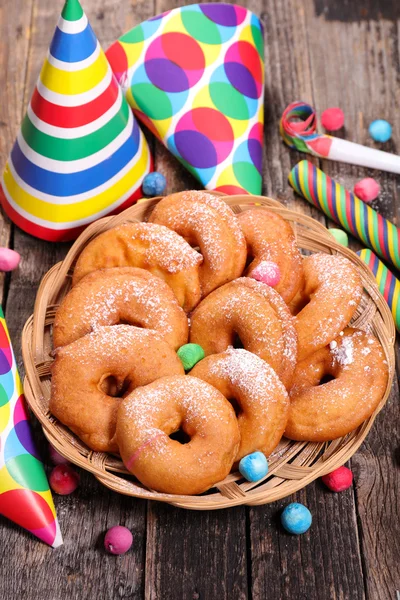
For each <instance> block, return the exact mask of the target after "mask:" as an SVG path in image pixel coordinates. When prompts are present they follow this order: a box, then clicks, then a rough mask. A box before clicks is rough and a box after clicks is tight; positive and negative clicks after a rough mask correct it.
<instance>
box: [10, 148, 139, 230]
mask: <svg viewBox="0 0 400 600" xmlns="http://www.w3.org/2000/svg"><path fill="white" fill-rule="evenodd" d="M147 161H148V148H147V144H143V153H142V156H141V157H140V158H139V160H138V162H137V163H136V164H135V165H134V166H133V167H132V169H131V170H130V171H128V173H126V175H124V177H123V178H122V179H120V180H119V181H118V182H117V183H116V184H115V185H114V186H113V187H111V188H109V189H108V190H105V191H104V192H102V193H101V194H99V195H98V196H93V197H92V198H89V199H87V200H82V201H80V202H76V203H74V204H56V203H54V204H53V203H50V202H45V201H44V200H40V199H39V198H35V196H32V195H31V194H29V193H28V192H26V191H25V190H23V189H22V188H21V187H20V186H19V185H18V183H17V182H16V181H15V179H14V178H13V176H12V174H11V171H10V169H7V168H6V169H5V173H4V183H5V186H6V188H7V191H8V193H9V195H10V196H11V198H12V199H13V200H14V202H16V203H17V204H18V206H20V207H21V208H22V209H23V210H25V211H26V212H27V213H29V214H31V215H33V216H34V217H37V218H38V219H44V220H46V221H51V222H52V223H69V222H72V221H78V220H80V219H85V218H86V217H90V216H91V215H93V214H96V213H98V212H100V211H101V210H103V209H105V208H107V206H109V205H110V204H112V203H113V202H115V201H116V200H117V199H118V198H120V197H121V196H123V195H124V194H125V193H126V192H127V191H128V190H129V189H130V188H132V186H133V184H134V182H135V181H137V180H138V179H139V178H140V177H141V176H142V175H143V173H144V170H145V168H146V165H147Z"/></svg>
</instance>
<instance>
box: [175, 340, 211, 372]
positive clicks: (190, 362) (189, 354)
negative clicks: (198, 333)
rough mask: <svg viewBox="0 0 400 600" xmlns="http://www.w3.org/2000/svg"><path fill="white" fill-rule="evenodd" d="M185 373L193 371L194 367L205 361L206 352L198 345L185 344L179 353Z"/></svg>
mask: <svg viewBox="0 0 400 600" xmlns="http://www.w3.org/2000/svg"><path fill="white" fill-rule="evenodd" d="M177 354H178V356H179V358H180V359H181V362H182V364H183V368H184V369H185V371H190V369H193V367H194V365H195V364H196V363H198V362H199V361H200V360H203V358H204V356H205V354H204V350H203V348H202V347H201V346H199V345H198V344H185V345H184V346H181V347H180V348H179V350H178V352H177Z"/></svg>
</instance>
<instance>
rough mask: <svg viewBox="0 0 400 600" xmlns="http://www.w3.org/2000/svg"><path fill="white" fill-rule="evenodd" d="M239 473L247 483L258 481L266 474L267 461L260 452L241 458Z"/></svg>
mask: <svg viewBox="0 0 400 600" xmlns="http://www.w3.org/2000/svg"><path fill="white" fill-rule="evenodd" d="M239 471H240V473H241V474H242V475H243V477H244V478H245V479H247V481H259V480H260V479H262V478H263V477H265V476H266V474H267V473H268V461H267V459H266V458H265V456H264V454H263V453H262V452H253V453H252V454H248V455H247V456H243V458H242V460H241V461H240V462H239Z"/></svg>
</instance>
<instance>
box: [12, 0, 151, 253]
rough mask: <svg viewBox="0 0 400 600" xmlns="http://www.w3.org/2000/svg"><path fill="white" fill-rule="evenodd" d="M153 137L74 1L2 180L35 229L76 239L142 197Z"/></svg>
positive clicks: (53, 237) (16, 210)
mask: <svg viewBox="0 0 400 600" xmlns="http://www.w3.org/2000/svg"><path fill="white" fill-rule="evenodd" d="M150 166H151V157H150V152H149V148H148V145H147V142H146V140H145V138H144V135H143V133H142V132H141V130H140V128H139V126H138V123H137V121H136V119H135V118H134V116H133V114H132V111H131V110H130V109H129V106H128V104H127V102H126V100H125V98H124V95H123V94H122V92H121V89H120V88H119V86H118V83H117V81H116V80H115V78H114V77H113V74H112V71H111V68H110V66H109V64H108V62H107V59H106V57H105V55H104V52H103V50H102V49H101V46H100V44H99V42H98V40H97V38H96V36H95V35H94V33H93V30H92V28H91V27H90V24H89V23H88V20H87V17H86V15H85V13H84V12H83V10H82V8H81V6H80V4H79V1H78V0H67V1H66V3H65V6H64V10H63V12H62V16H61V18H60V20H59V23H58V26H57V28H56V31H55V34H54V37H53V40H52V42H51V45H50V50H49V54H48V56H47V59H46V60H45V62H44V64H43V67H42V71H41V73H40V76H39V80H38V82H37V85H36V88H35V90H34V93H33V96H32V98H31V101H30V103H29V107H28V110H27V113H26V116H25V118H24V120H23V122H22V126H21V130H20V132H19V134H18V137H17V139H16V141H15V144H14V147H13V149H12V151H11V155H10V157H9V160H8V162H7V165H6V168H5V171H4V175H3V179H2V190H3V194H2V198H1V202H2V204H3V207H4V209H5V211H6V213H7V214H8V216H9V217H10V218H11V219H12V220H13V221H14V222H15V223H16V224H17V225H18V226H19V227H21V229H24V230H25V231H27V232H28V233H31V234H32V235H35V236H37V237H39V238H42V239H45V240H49V241H65V240H70V239H74V238H76V237H77V236H78V234H79V233H80V232H81V230H82V229H83V228H84V227H85V226H86V225H88V224H89V223H91V222H92V221H94V220H95V219H98V218H99V217H102V216H105V215H107V214H109V213H114V212H119V211H121V210H123V209H124V208H127V207H128V206H129V205H130V204H132V202H133V201H134V200H135V199H137V198H139V197H141V189H140V186H141V183H142V180H143V178H144V176H145V175H146V174H147V173H148V172H149V170H150Z"/></svg>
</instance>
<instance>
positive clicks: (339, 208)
mask: <svg viewBox="0 0 400 600" xmlns="http://www.w3.org/2000/svg"><path fill="white" fill-rule="evenodd" d="M289 183H290V185H291V186H292V187H293V188H294V190H295V191H296V192H297V193H298V194H300V195H301V196H303V197H304V198H305V199H306V200H308V201H309V202H310V203H311V204H313V205H314V206H316V207H317V208H319V209H321V210H322V211H323V212H324V213H325V214H326V215H327V216H328V217H329V218H330V219H332V220H333V221H336V223H340V225H342V227H343V228H344V229H346V230H347V231H348V232H349V233H351V234H352V235H354V236H355V237H357V238H359V239H360V240H361V241H362V242H364V244H366V245H367V246H369V247H370V248H371V249H372V250H374V252H376V253H377V254H378V255H379V256H380V257H382V258H383V259H384V260H386V261H388V262H390V263H392V264H393V265H394V266H395V267H396V269H400V256H399V247H400V239H399V233H400V232H399V229H398V227H396V226H395V225H394V224H393V223H391V222H390V221H388V220H387V219H384V218H383V217H382V216H381V215H380V214H378V213H377V212H376V211H375V210H374V209H373V208H371V207H370V206H368V205H367V204H365V203H364V202H362V201H361V200H360V199H359V198H357V196H355V195H354V194H353V193H352V192H349V191H348V190H345V189H344V187H343V186H341V185H340V184H339V183H337V182H336V181H334V180H333V179H331V178H330V177H328V175H325V173H323V172H322V171H321V170H320V169H318V168H317V167H315V166H314V165H313V164H311V163H310V162H308V161H307V160H302V161H300V162H299V163H297V165H296V166H295V167H294V168H293V169H292V170H291V172H290V174H289Z"/></svg>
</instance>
